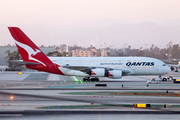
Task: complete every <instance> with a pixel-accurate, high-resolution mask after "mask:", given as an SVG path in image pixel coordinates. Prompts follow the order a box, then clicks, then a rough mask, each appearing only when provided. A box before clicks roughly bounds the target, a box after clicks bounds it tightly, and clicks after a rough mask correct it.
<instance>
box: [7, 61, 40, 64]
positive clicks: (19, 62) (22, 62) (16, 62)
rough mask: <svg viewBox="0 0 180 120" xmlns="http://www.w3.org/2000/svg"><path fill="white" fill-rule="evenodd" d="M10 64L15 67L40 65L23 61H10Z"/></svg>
mask: <svg viewBox="0 0 180 120" xmlns="http://www.w3.org/2000/svg"><path fill="white" fill-rule="evenodd" d="M10 63H12V64H16V65H38V64H40V63H35V62H25V61H23V60H12V61H10Z"/></svg>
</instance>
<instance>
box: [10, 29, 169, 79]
mask: <svg viewBox="0 0 180 120" xmlns="http://www.w3.org/2000/svg"><path fill="white" fill-rule="evenodd" d="M8 29H9V31H10V33H11V35H12V37H13V38H14V41H15V43H16V46H17V48H18V50H19V53H20V54H21V57H22V59H23V60H18V61H16V64H21V65H25V66H26V67H27V68H29V69H34V70H39V71H44V72H49V73H54V74H59V75H67V76H81V77H85V79H84V80H86V77H94V78H98V77H108V78H112V79H121V78H122V76H128V75H162V74H166V73H168V72H169V71H171V70H170V68H169V67H168V66H167V65H166V64H165V63H164V62H162V61H160V60H158V59H155V58H149V57H47V56H46V55H45V54H44V53H43V52H42V51H41V50H40V49H39V48H38V47H37V46H36V45H35V44H34V43H33V42H32V41H31V40H30V39H29V38H28V37H27V36H26V35H25V34H24V33H23V32H22V31H21V30H20V29H19V28H17V27H8ZM87 80H88V79H87Z"/></svg>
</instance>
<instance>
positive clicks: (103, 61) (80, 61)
mask: <svg viewBox="0 0 180 120" xmlns="http://www.w3.org/2000/svg"><path fill="white" fill-rule="evenodd" d="M49 59H50V60H51V61H52V62H53V63H56V64H58V65H60V67H59V69H60V70H61V71H62V72H63V73H64V74H65V75H75V76H90V75H88V74H87V73H84V72H82V71H80V70H74V69H69V68H68V66H70V67H79V68H83V67H89V68H92V67H95V68H111V69H117V70H126V71H129V73H128V74H127V75H162V74H166V73H168V72H169V71H170V68H169V67H168V66H167V65H166V64H165V63H164V62H162V61H160V60H158V59H154V58H149V57H49ZM63 66H67V67H63Z"/></svg>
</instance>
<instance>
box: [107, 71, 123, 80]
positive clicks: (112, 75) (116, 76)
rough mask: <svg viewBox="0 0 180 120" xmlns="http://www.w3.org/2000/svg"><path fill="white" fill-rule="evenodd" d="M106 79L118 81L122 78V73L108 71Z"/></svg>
mask: <svg viewBox="0 0 180 120" xmlns="http://www.w3.org/2000/svg"><path fill="white" fill-rule="evenodd" d="M107 77H108V78H113V79H120V78H122V71H121V70H110V71H108V76H107Z"/></svg>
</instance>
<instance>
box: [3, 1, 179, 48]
mask: <svg viewBox="0 0 180 120" xmlns="http://www.w3.org/2000/svg"><path fill="white" fill-rule="evenodd" d="M101 20H102V21H103V20H110V22H111V23H113V24H119V23H120V24H124V23H128V24H131V23H143V22H152V23H155V24H157V25H160V26H165V25H169V24H170V25H172V24H176V25H180V0H0V25H3V26H4V27H1V28H0V45H7V44H8V43H10V42H11V41H12V42H11V43H10V44H14V42H13V40H12V37H11V36H10V34H9V31H8V30H7V26H19V27H20V28H22V29H23V31H25V33H27V34H28V36H32V37H31V38H33V41H34V42H36V41H38V42H37V44H38V45H41V44H43V43H44V44H45V45H53V44H57V41H59V40H60V41H65V42H69V43H70V42H72V44H75V43H78V44H81V45H85V44H86V46H89V44H94V45H97V46H100V44H101V43H104V42H106V38H107V41H110V40H112V39H116V38H115V36H116V35H118V34H120V32H119V31H112V32H114V33H113V34H109V36H107V37H104V38H102V36H105V35H104V34H108V33H110V32H111V31H110V32H108V31H107V33H104V34H103V30H101V31H102V35H101V36H100V37H99V35H96V34H95V35H94V36H93V37H92V38H90V37H89V36H91V35H90V34H87V35H86V36H85V35H84V34H83V31H81V33H78V29H77V33H76V29H74V31H75V32H72V33H73V34H74V36H73V38H71V37H69V36H70V35H71V33H70V32H69V31H70V30H71V29H70V30H69V29H68V30H69V31H68V30H67V31H66V32H65V33H67V35H66V34H64V36H63V35H60V37H57V38H56V36H58V34H61V33H62V34H63V31H59V30H58V31H50V30H49V28H50V29H53V27H54V26H56V27H60V26H64V27H67V26H68V27H72V26H74V25H77V26H78V27H79V26H80V25H81V26H83V25H84V26H85V25H89V26H93V25H94V26H97V25H98V24H99V23H101V22H100V21H101ZM95 21H99V22H95ZM117 21H121V22H117ZM93 23H96V24H93ZM104 24H106V22H104ZM104 24H103V25H104ZM25 25H26V26H31V25H41V26H40V28H41V29H42V31H44V28H42V26H44V25H48V26H49V28H48V30H49V31H48V32H47V34H43V35H39V36H38V35H37V33H38V31H41V30H40V29H38V31H36V33H35V31H34V30H33V28H35V26H34V27H33V26H31V28H30V27H29V28H28V27H24V26H25ZM108 25H112V24H107V26H108ZM77 26H76V27H77ZM36 27H37V26H36ZM126 27H127V28H128V26H126ZM142 28H143V27H142ZM29 29H32V30H31V31H30V30H29ZM136 29H137V28H136ZM162 29H164V28H162ZM114 30H116V29H114ZM130 30H131V29H130ZM130 30H129V29H128V31H127V32H126V31H125V32H124V30H123V32H121V33H123V35H124V36H123V37H121V38H117V39H121V40H122V41H121V44H116V42H117V41H118V40H116V42H114V41H112V42H113V43H114V45H117V46H118V47H119V46H120V47H122V46H123V45H124V44H132V45H133V46H134V47H140V46H144V45H145V44H146V43H148V44H149V45H151V44H152V43H153V41H152V40H154V41H157V40H164V41H163V43H164V44H163V46H164V45H166V42H167V41H169V40H174V41H175V43H180V42H179V39H180V36H179V33H180V32H179V33H176V34H175V35H173V34H172V33H171V32H173V33H174V31H168V32H165V34H167V36H168V35H169V38H168V37H166V36H164V32H162V31H164V30H159V33H163V34H162V35H161V34H159V33H158V35H154V34H155V33H157V32H154V31H155V30H152V34H151V33H150V35H149V36H150V37H149V36H148V35H146V36H145V37H144V38H142V39H138V36H137V40H141V41H143V40H146V41H144V42H142V43H141V44H140V43H137V42H136V41H135V42H132V41H133V39H132V38H133V37H132V38H127V37H129V36H131V34H128V33H129V31H130ZM141 30H143V29H140V30H139V31H141ZM174 30H176V28H174ZM94 31H95V30H94ZM176 31H177V30H176ZM176 31H175V32H176ZM50 32H56V34H57V35H55V37H48V36H53V35H54V34H53V33H50ZM68 32H69V33H68ZM141 32H143V31H141ZM153 32H154V33H153ZM42 33H43V32H42ZM45 33H46V31H45ZM87 33H88V31H87ZM115 33H116V35H114V34H115ZM35 34H36V35H35ZM76 34H77V35H76ZM99 34H100V33H99ZM132 34H133V33H132ZM134 34H135V33H134ZM137 34H138V33H137ZM141 34H143V33H140V34H139V36H140V37H141ZM83 35H84V36H83ZM135 35H136V34H135ZM135 35H134V36H135ZM42 36H43V37H44V38H43V40H44V41H43V42H42V40H41V39H40V38H42ZM67 36H68V37H69V38H67ZM151 36H152V38H151ZM156 36H157V37H156ZM37 37H38V38H39V39H38V40H37ZM113 37H114V38H113ZM146 37H147V38H146ZM153 37H154V38H153ZM173 37H174V38H173ZM51 38H52V39H51ZM88 38H89V39H88ZM160 38H161V39H160ZM4 39H5V40H4ZM49 39H50V40H49ZM62 39H63V40H62ZM78 39H79V41H76V40H78ZM148 39H149V40H148ZM82 40H84V42H82ZM87 40H88V42H87ZM100 40H101V43H100ZM123 40H124V41H123ZM127 41H128V42H127ZM65 42H64V43H65ZM98 42H99V43H98ZM61 43H62V42H61ZM113 43H112V44H113ZM107 44H108V42H107ZM155 44H156V43H155ZM161 44H162V43H161V42H159V43H158V42H157V45H159V46H160V45H161Z"/></svg>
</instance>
